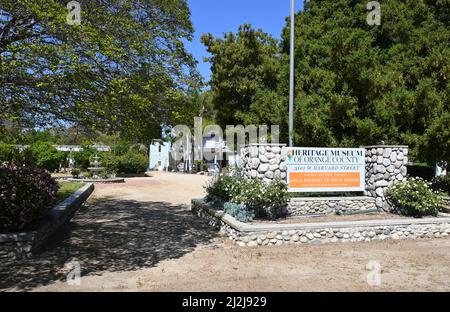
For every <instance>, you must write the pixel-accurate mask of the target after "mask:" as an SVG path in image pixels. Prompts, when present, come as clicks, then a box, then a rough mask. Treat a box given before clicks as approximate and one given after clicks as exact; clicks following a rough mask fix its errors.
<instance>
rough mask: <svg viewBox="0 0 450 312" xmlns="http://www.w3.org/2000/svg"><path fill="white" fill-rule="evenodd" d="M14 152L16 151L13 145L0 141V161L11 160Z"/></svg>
mask: <svg viewBox="0 0 450 312" xmlns="http://www.w3.org/2000/svg"><path fill="white" fill-rule="evenodd" d="M15 153H17V151H16V148H15V147H14V145H11V144H6V143H0V161H7V162H11V161H12V160H13V158H14V154H15Z"/></svg>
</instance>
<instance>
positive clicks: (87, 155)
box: [72, 145, 97, 170]
mask: <svg viewBox="0 0 450 312" xmlns="http://www.w3.org/2000/svg"><path fill="white" fill-rule="evenodd" d="M81 148H82V149H83V150H82V151H80V152H76V153H73V154H72V155H73V159H74V161H75V165H76V166H77V167H78V168H80V169H82V170H87V168H88V167H90V162H91V159H92V157H94V156H95V155H96V154H97V151H96V149H95V148H92V147H90V146H87V145H81Z"/></svg>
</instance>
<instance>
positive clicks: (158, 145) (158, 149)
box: [149, 140, 171, 171]
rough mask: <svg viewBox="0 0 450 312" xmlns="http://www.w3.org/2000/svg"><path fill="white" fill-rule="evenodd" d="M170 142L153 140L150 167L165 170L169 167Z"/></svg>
mask: <svg viewBox="0 0 450 312" xmlns="http://www.w3.org/2000/svg"><path fill="white" fill-rule="evenodd" d="M170 147H171V145H170V143H169V142H163V141H161V140H153V141H152V144H150V153H149V157H150V161H149V164H150V165H149V169H150V170H158V171H163V170H167V169H168V168H169V154H170Z"/></svg>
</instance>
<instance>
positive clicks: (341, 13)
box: [202, 0, 450, 164]
mask: <svg viewBox="0 0 450 312" xmlns="http://www.w3.org/2000/svg"><path fill="white" fill-rule="evenodd" d="M366 5H367V2H364V1H348V0H311V1H307V2H305V7H304V10H303V11H301V12H299V13H297V15H296V17H295V19H296V24H295V25H296V26H295V27H296V29H295V36H296V38H295V42H296V43H295V60H296V62H295V66H296V67H295V74H296V77H295V95H296V101H295V105H294V122H295V124H294V129H295V130H294V131H295V132H294V138H295V144H296V145H297V146H330V147H333V146H343V147H355V146H361V145H373V144H379V143H380V142H381V141H384V142H385V143H386V144H402V145H409V146H410V154H411V157H412V158H414V159H415V160H419V161H426V162H428V163H430V164H434V162H435V161H436V160H447V161H450V81H449V76H450V73H449V70H450V49H449V48H448V42H450V25H449V21H450V15H449V11H448V7H449V3H448V1H447V0H440V1H428V0H406V1H403V0H386V1H383V3H382V22H381V25H380V26H369V25H368V24H367V21H366V18H367V13H368V11H367V9H366ZM202 41H203V43H204V44H205V45H206V47H207V49H208V52H209V53H211V55H212V56H211V57H210V58H209V59H208V60H209V61H210V63H211V65H212V71H213V73H212V79H211V90H212V96H213V103H214V106H215V109H216V111H217V112H216V115H215V118H216V120H217V122H218V123H219V124H220V125H221V126H224V125H227V124H231V125H236V124H240V123H243V124H247V125H248V124H252V123H253V124H257V125H258V124H275V125H280V127H281V129H280V133H281V140H282V141H283V142H287V137H288V131H287V118H288V117H287V116H288V114H287V107H288V103H289V98H288V95H289V73H290V68H289V63H290V62H289V61H290V25H289V20H287V24H286V27H285V28H284V30H283V34H282V41H281V43H280V46H279V47H280V49H279V50H277V45H276V42H275V41H274V40H273V39H272V38H270V37H269V36H268V35H267V34H265V33H263V32H262V31H259V30H258V31H257V30H253V29H251V27H250V26H248V25H244V26H242V27H240V29H239V31H238V32H237V33H229V34H225V35H224V37H223V38H220V39H215V38H213V37H212V36H211V35H205V36H203V37H202Z"/></svg>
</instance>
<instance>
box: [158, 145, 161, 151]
mask: <svg viewBox="0 0 450 312" xmlns="http://www.w3.org/2000/svg"><path fill="white" fill-rule="evenodd" d="M161 151H162V148H161V144H159V145H158V153H161Z"/></svg>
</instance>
